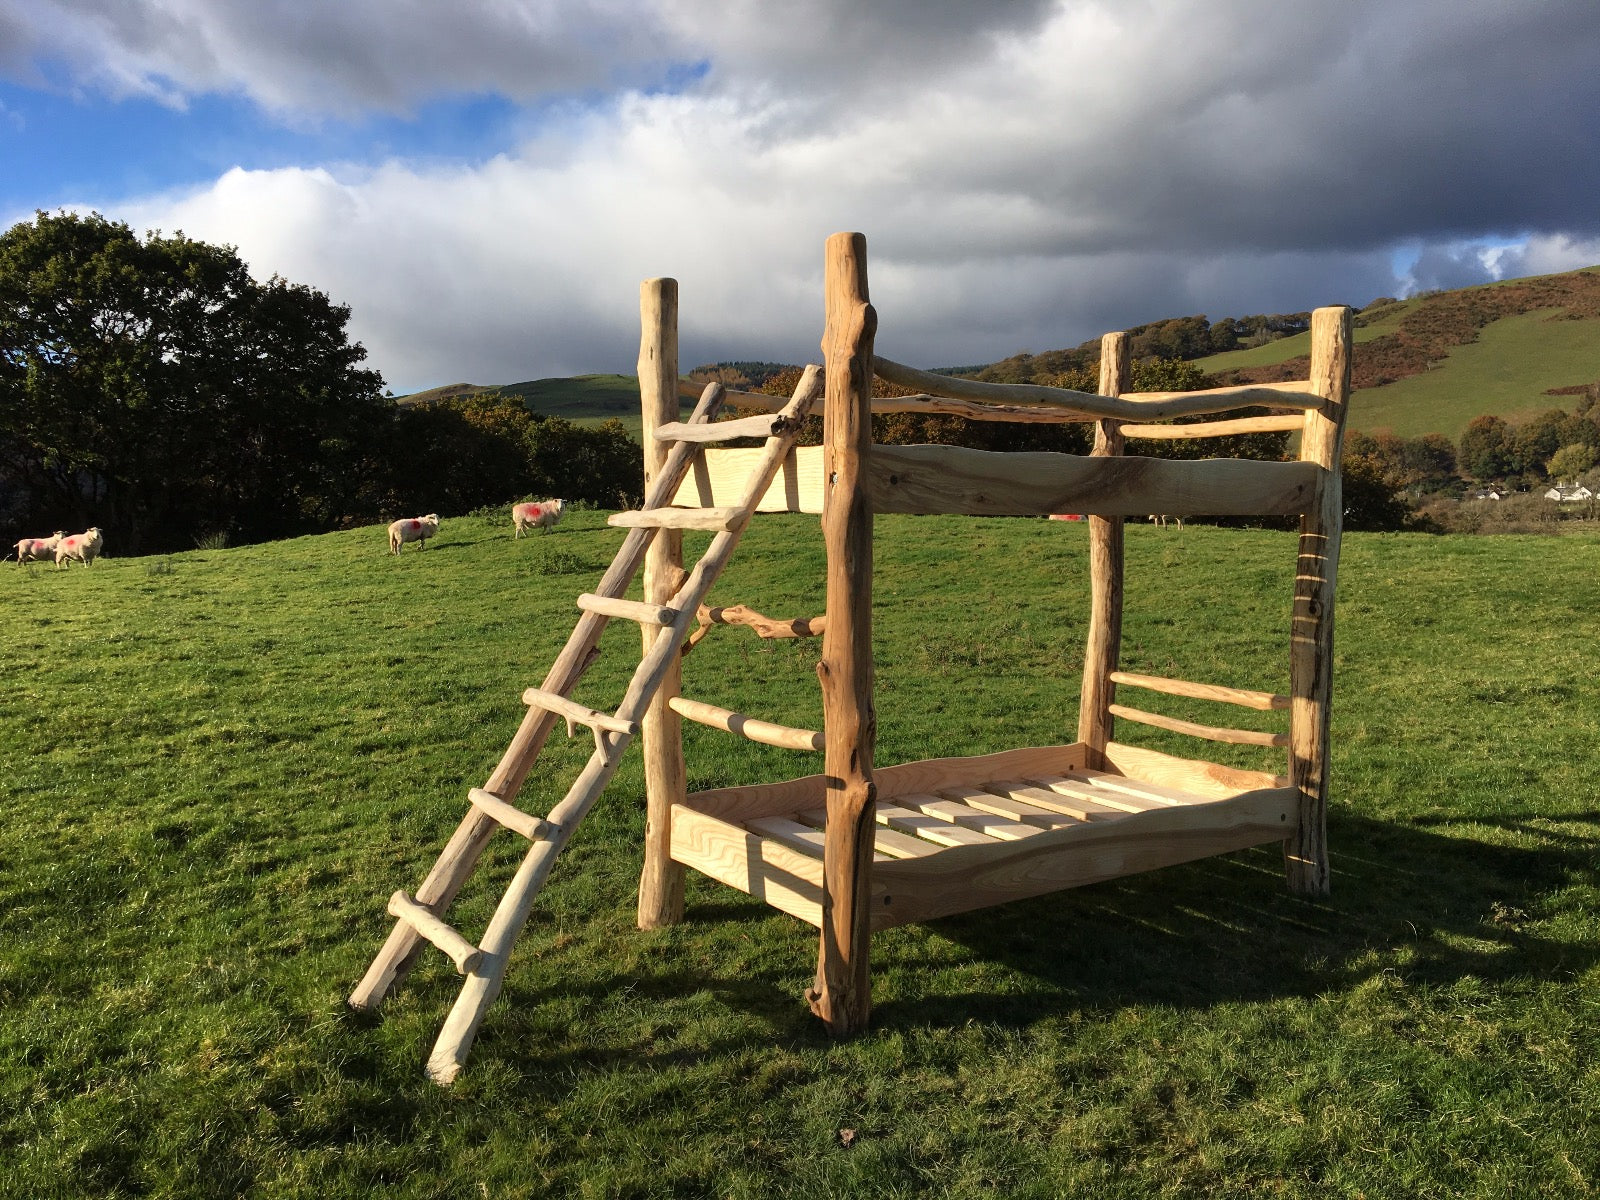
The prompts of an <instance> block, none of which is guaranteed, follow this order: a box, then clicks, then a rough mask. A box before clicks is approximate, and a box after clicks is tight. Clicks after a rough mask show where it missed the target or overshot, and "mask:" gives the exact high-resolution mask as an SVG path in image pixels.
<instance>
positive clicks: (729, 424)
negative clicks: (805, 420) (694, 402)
mask: <svg viewBox="0 0 1600 1200" xmlns="http://www.w3.org/2000/svg"><path fill="white" fill-rule="evenodd" d="M768 399H771V400H774V401H777V404H778V407H779V408H782V407H783V405H785V404H787V403H788V401H786V400H779V399H778V397H776V396H770V397H768ZM785 432H787V430H786V429H785V428H784V423H783V422H782V421H780V420H775V419H773V418H772V417H769V416H765V415H758V416H754V417H741V418H739V419H737V420H733V421H711V422H706V421H694V422H684V421H671V422H668V423H667V424H665V425H657V426H656V428H655V432H654V434H653V435H652V436H654V438H655V439H656V441H658V442H731V441H733V439H734V438H744V437H754V438H766V437H773V436H776V435H779V434H783V433H785Z"/></svg>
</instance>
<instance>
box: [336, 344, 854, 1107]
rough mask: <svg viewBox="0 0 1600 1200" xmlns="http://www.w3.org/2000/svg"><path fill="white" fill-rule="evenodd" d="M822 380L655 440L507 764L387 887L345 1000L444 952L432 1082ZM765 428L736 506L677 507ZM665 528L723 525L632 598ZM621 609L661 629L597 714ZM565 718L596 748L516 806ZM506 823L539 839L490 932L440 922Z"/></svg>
mask: <svg viewBox="0 0 1600 1200" xmlns="http://www.w3.org/2000/svg"><path fill="white" fill-rule="evenodd" d="M822 390H823V375H822V371H821V368H819V367H808V368H807V369H806V372H805V374H804V375H803V376H802V378H801V380H800V384H799V386H798V387H797V388H796V389H795V392H794V396H793V398H792V399H791V400H790V401H789V403H788V405H786V406H785V407H784V409H783V410H782V411H781V412H780V413H778V414H777V416H775V417H774V416H772V415H762V416H759V417H754V418H748V419H745V420H738V421H724V422H719V423H715V424H713V423H712V418H713V417H714V416H715V415H716V413H717V411H718V410H719V409H720V407H721V405H722V401H723V395H724V393H723V389H722V387H721V385H719V384H712V385H711V386H709V387H707V388H706V390H705V392H704V394H703V395H702V396H701V399H700V403H699V404H698V405H697V406H696V408H695V410H694V414H693V415H692V416H691V417H690V418H689V420H688V421H687V422H683V423H672V424H665V425H662V426H660V427H658V428H657V430H656V437H657V438H658V439H659V440H662V441H668V442H672V443H673V446H672V450H671V452H670V453H669V454H668V456H667V460H666V464H665V466H664V467H663V469H662V470H661V472H660V473H659V475H658V476H657V477H656V479H655V480H654V481H653V483H652V484H651V486H650V489H649V494H648V495H647V496H646V497H645V505H644V508H642V509H641V510H639V511H637V512H627V513H618V514H616V515H615V516H613V517H612V518H611V519H610V521H609V523H610V524H612V525H617V526H622V527H625V528H627V529H628V530H629V532H628V535H627V537H626V538H625V539H624V541H623V543H622V548H621V549H620V550H618V551H617V556H616V559H615V560H614V561H613V562H612V564H611V567H610V569H609V570H607V571H606V573H605V575H604V577H603V578H602V579H601V581H600V585H599V587H598V589H597V590H596V591H595V592H593V593H585V594H584V595H582V596H579V597H578V607H579V608H580V609H582V610H583V615H582V616H581V617H580V618H579V619H578V623H577V625H576V627H575V628H574V629H573V631H572V634H571V636H570V637H569V638H568V639H567V644H566V646H565V648H564V649H563V650H562V651H561V653H560V655H558V656H557V658H556V661H555V664H554V665H553V666H552V667H551V668H550V673H549V675H548V676H547V677H546V678H545V682H544V685H543V686H542V687H537V688H529V689H528V690H527V691H526V692H524V693H523V696H522V699H523V703H525V704H527V705H528V706H529V712H528V714H527V716H526V717H524V719H523V722H522V726H521V727H520V728H519V729H518V730H517V734H516V736H515V737H514V738H513V739H512V742H511V745H510V747H508V748H507V750H506V753H505V755H504V756H503V757H502V759H501V761H500V765H499V766H498V767H497V768H496V769H495V771H494V773H493V775H491V776H490V778H489V780H488V782H487V783H486V784H485V785H484V786H483V787H481V788H473V789H472V790H471V791H470V792H469V793H468V796H467V799H468V801H469V808H468V810H467V814H466V816H465V817H464V818H463V819H462V822H461V824H460V826H459V827H458V828H457V829H456V832H455V835H454V836H453V837H452V838H451V839H450V842H449V843H448V844H447V845H446V847H445V849H444V850H443V852H441V854H440V855H439V859H438V861H437V862H436V863H435V864H434V866H433V869H432V871H430V872H429V873H428V876H427V878H426V879H424V880H423V882H422V886H421V887H419V888H418V889H417V892H416V895H415V896H411V895H407V894H406V893H405V892H404V891H398V892H396V893H395V894H394V895H393V896H392V897H391V898H390V900H389V906H388V911H389V915H391V916H392V917H394V918H395V925H394V928H393V929H392V930H391V931H390V933H389V938H388V940H387V941H386V942H385V943H384V946H383V948H382V949H381V950H380V951H379V952H378V955H377V957H376V958H375V959H373V961H372V965H371V966H370V967H369V968H368V969H367V973H366V975H365V976H363V978H362V980H361V982H360V984H358V985H357V987H356V989H355V991H354V992H352V993H351V995H350V1000H349V1003H350V1006H351V1007H352V1008H355V1009H359V1010H370V1009H375V1008H376V1007H377V1006H378V1005H379V1004H381V1003H382V1002H383V999H384V997H386V996H387V995H388V994H389V993H390V992H391V991H392V990H393V989H394V987H395V986H396V985H397V983H398V982H399V980H400V979H401V978H402V977H403V976H404V974H405V973H406V971H407V970H408V969H409V968H410V965H411V962H412V960H413V958H414V957H415V955H416V952H417V951H418V950H419V949H420V948H421V945H422V943H423V942H424V941H426V942H430V943H432V944H433V945H434V946H437V947H438V948H439V949H440V950H443V951H444V952H445V954H447V955H448V956H449V957H450V958H451V960H452V961H454V963H455V965H456V969H457V970H458V971H460V973H461V974H462V975H464V976H465V977H466V981H465V983H464V984H463V985H462V988H461V995H460V997H459V998H458V999H457V1000H456V1003H455V1007H454V1008H453V1009H452V1010H451V1012H450V1016H449V1017H448V1018H447V1019H446V1021H445V1023H444V1028H443V1029H442V1030H440V1033H439V1039H438V1041H437V1042H436V1043H435V1044H434V1048H433V1053H432V1054H431V1055H430V1056H429V1058H428V1067H427V1071H428V1076H429V1078H431V1079H432V1080H433V1081H434V1082H435V1083H439V1084H449V1083H450V1082H452V1081H453V1080H454V1079H455V1077H456V1075H457V1074H458V1073H459V1072H460V1070H461V1066H462V1064H463V1063H464V1062H465V1061H466V1056H467V1052H468V1051H469V1050H470V1049H471V1048H472V1042H473V1039H474V1038H475V1037H476V1036H477V1032H478V1027H479V1025H480V1024H481V1023H482V1021H483V1015H484V1012H485V1010H486V1009H487V1008H488V1007H489V1005H490V1004H492V1003H493V1002H494V999H495V997H496V996H497V995H499V992H500V987H501V984H502V982H503V981H504V979H505V972H506V965H507V962H508V960H509V958H510V954H511V948H512V945H513V944H514V943H515V942H516V939H517V935H518V934H519V933H521V931H522V927H523V925H524V924H526V923H527V920H528V915H529V913H530V912H531V911H532V908H533V902H534V899H535V897H537V896H538V894H539V889H540V888H541V887H543V886H544V882H545V880H546V879H547V878H548V877H549V874H550V870H551V867H552V866H553V865H554V863H555V858H556V855H557V854H559V853H560V852H561V849H562V847H563V846H565V845H566V844H567V841H568V840H569V839H570V838H571V837H572V834H573V833H574V831H576V829H577V827H578V824H579V822H580V821H582V820H583V818H584V815H585V814H586V813H588V811H589V809H590V808H591V807H592V806H593V805H594V802H595V801H596V800H597V799H598V798H599V797H600V794H601V792H603V791H604V790H605V787H606V785H607V784H608V783H609V782H610V781H611V777H612V776H613V775H614V774H615V773H616V769H617V765H618V763H619V762H620V761H621V759H622V755H623V753H624V752H625V751H626V750H627V748H628V746H629V745H630V744H631V743H632V741H633V739H634V737H635V736H636V735H637V734H638V732H639V722H640V719H641V718H642V716H643V715H644V713H645V710H646V709H647V708H648V707H649V705H650V702H651V700H652V699H653V698H654V697H655V694H656V692H657V690H658V689H659V688H660V686H661V683H662V680H663V679H664V678H665V676H666V675H667V673H668V670H669V668H670V667H671V665H672V664H673V662H674V661H676V659H677V658H678V655H679V653H680V647H681V645H682V644H683V640H684V637H685V635H686V634H687V632H688V628H689V626H690V625H691V624H692V623H693V622H694V619H695V610H696V608H697V607H698V606H699V605H700V603H701V601H702V600H704V599H705V596H706V593H707V592H709V591H710V589H711V586H712V584H713V583H714V582H715V581H716V579H717V576H718V575H719V574H720V573H721V571H722V568H723V567H724V566H725V565H726V564H727V561H728V559H729V557H730V556H731V555H732V553H733V550H734V547H735V546H737V545H738V542H739V537H740V535H741V534H742V533H743V532H744V529H745V526H747V525H748V524H749V522H750V518H751V517H752V516H753V515H754V513H755V511H756V506H757V504H759V502H760V500H761V497H762V496H763V495H765V493H766V491H767V488H768V487H769V486H771V484H772V481H773V479H774V478H775V477H776V475H777V473H778V471H779V470H780V469H781V468H782V466H783V462H784V459H785V458H786V457H787V456H788V454H789V451H790V449H791V448H792V447H793V446H794V443H795V439H796V437H797V436H798V434H799V432H800V427H801V425H802V423H803V421H804V419H805V417H806V415H807V414H808V413H809V412H810V410H811V407H812V405H813V404H814V403H815V402H816V401H817V400H818V399H819V398H820V397H821V394H822ZM762 435H765V436H766V439H767V441H766V445H765V447H764V448H763V453H762V455H761V459H760V461H759V462H758V464H757V465H756V467H755V469H754V470H753V471H752V472H751V475H750V479H749V482H748V485H747V486H746V489H745V492H744V494H743V496H742V498H741V499H740V501H739V503H738V504H737V505H735V506H734V507H732V508H674V507H671V505H672V500H673V497H674V496H675V495H676V494H677V491H678V488H679V486H680V485H681V484H682V482H683V480H684V478H685V476H686V475H687V474H688V471H689V469H690V467H691V466H692V465H693V463H694V460H695V458H696V457H697V456H698V455H699V452H700V449H701V447H702V446H704V445H706V444H707V443H711V442H717V441H728V440H731V439H733V438H737V437H750V436H762ZM662 529H709V530H712V531H714V533H715V536H714V537H713V538H712V539H711V544H710V546H709V547H708V548H707V550H706V553H705V554H704V555H703V556H702V557H701V559H700V560H699V561H698V562H697V563H696V564H695V565H694V567H693V569H692V570H691V571H689V573H688V575H687V577H686V578H685V579H684V581H683V583H682V585H681V586H680V588H679V589H678V591H677V594H676V595H674V596H673V597H672V599H671V600H670V601H669V602H668V603H667V604H664V605H657V604H644V603H640V602H638V601H634V600H627V599H624V598H623V593H625V592H626V591H627V590H628V586H629V585H630V584H631V583H632V582H633V580H634V577H635V576H636V575H637V574H638V571H639V568H640V565H641V564H642V563H643V561H644V557H645V551H646V550H647V549H648V547H649V545H650V543H651V541H652V540H653V539H654V538H655V536H656V534H657V533H658V532H659V531H660V530H662ZM613 617H622V618H626V619H630V620H634V621H638V622H639V623H640V624H641V626H642V627H644V628H645V629H647V630H648V629H650V628H652V627H653V628H655V629H656V630H657V633H656V635H655V636H654V638H653V639H651V640H650V641H649V643H648V649H646V650H645V652H644V654H643V656H642V658H641V660H640V663H639V666H638V669H637V670H636V671H635V672H634V675H633V680H632V682H631V683H630V684H629V686H628V690H627V693H626V695H625V696H624V697H623V699H622V703H621V704H620V705H619V706H618V708H617V710H616V711H615V712H614V713H603V712H598V711H596V710H594V709H590V708H587V707H585V706H583V705H581V704H578V703H576V702H574V701H572V700H570V699H568V694H569V693H570V692H571V691H572V689H573V687H574V686H575V685H576V684H577V682H578V680H579V679H580V678H581V677H582V675H583V672H584V671H585V670H586V669H587V667H588V666H589V664H590V663H591V662H592V661H593V660H594V657H595V654H596V653H597V651H596V644H597V643H598V642H599V640H600V634H601V633H602V632H603V631H604V629H605V627H606V624H607V622H608V621H609V620H610V619H611V618H613ZM558 720H565V721H566V722H567V727H568V732H569V733H570V732H571V728H572V726H573V724H574V723H577V724H582V725H586V726H588V727H589V728H590V729H591V730H592V731H593V733H594V741H595V749H594V753H593V754H592V755H591V756H590V757H589V761H588V763H587V764H586V765H585V766H584V768H583V770H582V772H581V773H580V774H579V775H578V778H577V779H576V780H575V781H574V782H573V784H572V786H571V787H570V788H569V789H568V791H567V793H566V796H565V797H564V798H563V799H562V800H561V802H560V803H558V804H557V805H556V806H555V807H554V808H552V809H551V810H550V813H549V815H548V816H545V817H536V816H533V815H532V814H530V813H526V812H524V811H522V810H521V809H518V808H517V807H516V806H515V805H514V804H513V801H514V800H515V799H516V795H517V792H518V791H519V790H520V789H521V787H522V783H523V781H524V780H525V779H526V778H527V775H528V772H529V771H530V769H531V768H532V766H533V760H534V759H535V758H536V757H537V756H538V754H539V751H540V750H541V749H542V748H543V747H544V743H545V740H546V739H547V738H548V737H549V734H550V731H551V729H552V727H553V726H554V725H555V723H556V721H558ZM501 828H506V829H510V830H513V831H514V832H516V833H518V834H521V835H522V836H523V837H525V838H527V839H528V840H529V841H530V842H531V843H532V846H531V848H530V849H529V851H528V853H527V856H526V857H525V858H524V859H523V861H522V865H521V866H520V867H519V868H518V870H517V873H516V875H515V877H514V878H513V879H512V881H511V884H510V886H509V887H507V889H506V892H505V895H504V896H503V897H502V898H501V900H500V904H499V907H498V908H496V909H495V913H494V916H493V918H491V920H490V922H489V926H488V929H487V930H486V931H485V933H484V935H483V939H482V940H481V941H480V942H478V943H477V944H476V945H474V944H473V943H472V942H471V941H469V940H468V939H467V938H465V937H463V936H462V935H461V934H460V933H459V932H457V931H456V930H455V929H454V928H452V927H451V926H450V925H449V924H448V923H446V922H445V920H444V919H443V914H444V913H445V911H446V910H447V909H448V908H449V906H450V903H451V901H453V900H454V899H455V896H456V893H457V892H458V891H459V890H460V888H461V886H462V885H463V884H464V883H465V882H466V881H467V879H468V877H469V876H470V875H471V874H472V871H473V869H474V867H475V866H476V864H477V861H478V857H479V855H480V854H481V853H482V852H483V849H484V847H485V846H486V845H487V844H488V842H489V839H490V838H491V837H492V836H493V834H494V833H495V831H496V830H498V829H501Z"/></svg>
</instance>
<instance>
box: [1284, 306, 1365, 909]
mask: <svg viewBox="0 0 1600 1200" xmlns="http://www.w3.org/2000/svg"><path fill="white" fill-rule="evenodd" d="M1350 328H1351V321H1350V310H1349V309H1348V308H1343V307H1338V308H1319V309H1317V311H1316V312H1314V313H1312V314H1311V384H1312V386H1313V388H1314V389H1315V390H1316V394H1317V395H1318V396H1321V397H1322V399H1323V403H1322V406H1321V407H1320V408H1315V409H1311V410H1309V411H1307V413H1306V416H1305V427H1304V429H1303V431H1302V432H1301V435H1300V458H1301V460H1302V461H1303V462H1314V463H1316V464H1317V465H1318V466H1319V467H1321V468H1322V469H1323V470H1324V471H1325V472H1326V474H1325V475H1324V476H1323V485H1322V489H1321V492H1320V495H1319V496H1318V500H1317V506H1316V508H1315V509H1313V510H1312V511H1311V512H1308V513H1306V514H1305V516H1303V517H1301V518H1300V556H1299V559H1298V561H1297V563H1296V567H1295V583H1294V615H1293V618H1292V625H1291V629H1290V635H1289V636H1290V645H1289V701H1290V702H1289V782H1290V784H1291V785H1292V786H1293V787H1295V788H1298V789H1299V792H1300V802H1299V815H1298V819H1297V822H1296V825H1295V831H1294V835H1293V836H1292V837H1290V838H1288V839H1287V840H1286V841H1285V842H1284V847H1283V849H1284V866H1285V869H1286V871H1287V874H1288V878H1289V888H1290V890H1291V891H1294V892H1297V893H1299V894H1301V895H1304V896H1326V895H1327V894H1328V703H1329V700H1330V699H1331V698H1332V695H1333V589H1334V577H1335V576H1336V575H1337V574H1338V570H1339V537H1340V533H1341V531H1342V530H1343V526H1344V497H1343V491H1342V488H1341V486H1340V482H1339V458H1340V454H1341V452H1342V450H1343V443H1344V424H1345V416H1346V414H1347V412H1348V409H1349V400H1350V346H1351V334H1350Z"/></svg>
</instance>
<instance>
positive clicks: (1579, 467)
mask: <svg viewBox="0 0 1600 1200" xmlns="http://www.w3.org/2000/svg"><path fill="white" fill-rule="evenodd" d="M1595 457H1596V456H1595V452H1594V449H1593V448H1592V447H1590V446H1586V445H1584V444H1583V443H1581V442H1574V443H1573V444H1572V445H1570V446H1563V447H1561V449H1559V450H1557V451H1556V452H1555V454H1553V455H1552V456H1551V458H1550V461H1549V463H1547V464H1546V465H1545V471H1546V473H1547V474H1548V475H1549V476H1550V478H1551V479H1553V480H1555V481H1556V482H1557V483H1569V482H1575V481H1576V480H1577V479H1578V478H1579V477H1580V476H1581V475H1583V473H1584V472H1585V471H1587V470H1588V469H1589V468H1590V467H1592V466H1594V464H1595Z"/></svg>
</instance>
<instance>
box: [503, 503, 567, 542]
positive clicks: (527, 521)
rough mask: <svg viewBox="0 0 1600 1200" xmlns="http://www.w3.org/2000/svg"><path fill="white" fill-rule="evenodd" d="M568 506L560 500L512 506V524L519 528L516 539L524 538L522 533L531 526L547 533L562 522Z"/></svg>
mask: <svg viewBox="0 0 1600 1200" xmlns="http://www.w3.org/2000/svg"><path fill="white" fill-rule="evenodd" d="M565 508H566V505H565V504H564V503H563V502H562V501H560V500H546V501H545V502H544V503H543V504H532V503H529V504H513V505H512V506H511V522H512V524H513V525H515V526H516V527H517V532H516V535H515V536H516V537H521V536H522V531H523V530H524V529H526V528H527V527H528V526H530V525H534V526H538V527H539V528H541V529H543V530H544V531H545V532H546V533H549V532H550V530H551V529H552V528H553V527H554V526H555V523H556V522H557V521H559V520H561V513H562V511H563V510H564V509H565Z"/></svg>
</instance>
